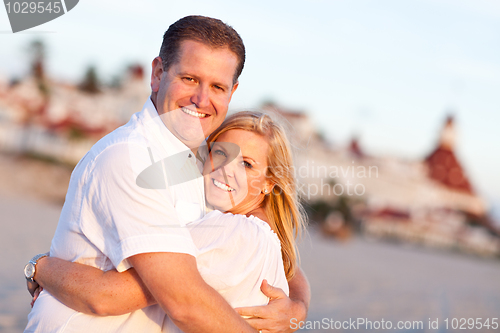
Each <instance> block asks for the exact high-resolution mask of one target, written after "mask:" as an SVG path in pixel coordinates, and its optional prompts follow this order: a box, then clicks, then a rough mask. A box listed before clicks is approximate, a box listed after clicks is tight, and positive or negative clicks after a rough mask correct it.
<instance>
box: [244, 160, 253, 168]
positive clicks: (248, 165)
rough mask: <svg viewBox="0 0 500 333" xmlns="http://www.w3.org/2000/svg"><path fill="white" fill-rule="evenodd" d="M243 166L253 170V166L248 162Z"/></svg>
mask: <svg viewBox="0 0 500 333" xmlns="http://www.w3.org/2000/svg"><path fill="white" fill-rule="evenodd" d="M243 165H244V166H245V168H250V169H251V168H253V166H252V165H251V164H250V163H248V162H246V161H243Z"/></svg>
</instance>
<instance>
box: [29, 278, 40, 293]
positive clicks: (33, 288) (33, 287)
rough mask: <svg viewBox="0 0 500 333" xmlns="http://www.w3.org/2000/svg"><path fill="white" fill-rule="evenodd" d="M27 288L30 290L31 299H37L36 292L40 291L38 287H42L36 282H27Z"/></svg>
mask: <svg viewBox="0 0 500 333" xmlns="http://www.w3.org/2000/svg"><path fill="white" fill-rule="evenodd" d="M26 287H27V288H28V291H29V292H30V295H31V297H35V291H36V290H37V289H38V287H40V285H39V284H38V283H37V282H36V281H35V280H33V281H31V280H26Z"/></svg>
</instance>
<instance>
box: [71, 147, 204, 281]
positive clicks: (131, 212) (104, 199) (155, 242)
mask: <svg viewBox="0 0 500 333" xmlns="http://www.w3.org/2000/svg"><path fill="white" fill-rule="evenodd" d="M151 165H152V161H151V158H150V155H149V151H148V149H147V147H145V146H143V145H139V144H133V143H118V144H114V145H111V146H109V147H107V148H106V149H105V150H104V151H102V152H101V153H100V154H99V155H98V156H96V158H95V161H94V164H93V165H92V166H91V167H90V168H89V171H88V174H87V180H86V184H85V186H86V191H85V196H84V197H83V201H84V202H83V205H82V206H83V207H84V208H83V209H82V214H86V215H87V216H82V218H81V219H80V221H81V224H82V225H81V229H82V231H83V233H84V234H85V235H86V237H87V238H89V240H90V241H91V242H92V243H93V244H94V245H95V246H96V247H97V248H98V249H99V250H100V251H101V252H102V253H103V254H104V255H105V256H106V257H108V258H109V259H110V260H111V262H112V263H113V265H114V266H115V267H116V269H117V270H118V271H120V272H122V271H125V270H127V269H129V268H130V267H131V264H130V262H129V261H128V258H129V257H131V256H133V255H136V254H140V253H148V252H176V253H186V254H190V255H193V256H194V255H195V253H196V247H195V246H194V243H193V241H192V238H191V235H190V233H189V231H188V230H187V229H186V228H185V227H183V226H182V225H181V224H180V223H179V220H178V215H177V212H176V210H175V205H174V202H173V199H172V195H171V193H170V191H169V188H168V185H167V184H166V182H165V181H164V178H163V177H164V175H165V172H164V171H165V170H164V169H165V168H166V167H168V166H165V165H164V164H162V163H161V161H160V162H159V164H156V167H157V168H156V171H154V170H153V171H154V172H156V174H153V176H152V177H149V178H148V179H149V180H147V181H149V184H146V185H145V184H144V182H141V181H138V176H139V175H140V174H141V173H142V172H143V171H144V170H146V169H147V168H150V167H151ZM162 179H163V182H162Z"/></svg>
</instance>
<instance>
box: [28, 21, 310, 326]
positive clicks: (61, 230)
mask: <svg viewBox="0 0 500 333" xmlns="http://www.w3.org/2000/svg"><path fill="white" fill-rule="evenodd" d="M244 62H245V47H244V45H243V42H242V40H241V38H240V36H239V35H238V33H237V32H236V31H235V30H234V29H233V28H231V27H230V26H228V25H226V24H225V23H223V22H221V21H220V20H217V19H213V18H208V17H203V16H188V17H184V18H182V19H180V20H179V21H177V22H175V23H174V24H172V25H171V26H170V27H169V29H168V30H167V31H166V32H165V35H164V37H163V43H162V46H161V49H160V54H159V56H158V57H156V58H155V59H154V60H153V62H152V74H151V90H152V92H151V97H150V98H149V99H148V100H147V101H146V103H145V104H144V107H143V109H142V111H140V112H138V113H136V114H134V115H133V116H132V117H131V119H130V121H129V122H128V123H127V124H126V125H124V126H122V127H120V128H118V129H116V130H115V131H113V132H111V133H110V134H108V135H107V136H105V137H104V138H102V139H101V140H100V141H99V142H97V143H96V144H95V145H94V146H93V147H92V149H91V150H90V151H89V152H88V153H87V154H86V155H85V156H84V157H83V158H82V160H81V161H80V162H79V163H78V165H77V166H76V167H75V169H74V171H73V173H72V175H71V180H70V184H69V188H68V193H67V195H66V201H65V203H64V207H63V209H62V212H61V216H60V219H59V224H58V226H57V230H56V233H55V235H54V238H53V240H52V245H51V248H50V253H47V254H41V255H37V256H35V257H34V258H33V259H32V260H30V262H29V263H28V264H27V265H26V267H25V275H26V278H27V281H28V289H29V290H30V292H31V293H32V295H33V296H34V297H33V300H34V301H33V303H32V305H33V309H32V311H31V313H30V314H29V316H28V319H29V320H28V325H27V327H26V329H25V332H43V333H47V332H291V331H292V329H291V327H290V322H291V320H292V319H295V320H296V321H302V320H304V319H305V317H306V315H307V309H308V306H309V300H310V289H309V284H308V282H307V279H306V277H305V275H304V273H303V272H302V271H301V269H300V267H299V266H298V263H297V260H298V252H297V249H296V238H297V236H298V235H299V234H300V232H301V231H302V230H303V228H304V225H305V221H306V218H305V216H304V214H303V210H302V207H301V205H300V202H299V201H298V196H297V191H296V179H295V177H294V174H293V170H294V168H293V160H292V155H291V150H290V144H289V141H288V139H287V137H286V134H285V131H284V129H283V127H282V126H281V125H280V124H279V123H278V122H277V121H275V120H273V119H272V118H271V117H270V116H269V115H266V114H263V113H260V112H253V111H245V112H238V113H235V114H233V115H231V116H229V117H227V118H226V113H227V110H228V105H229V102H230V101H231V97H232V95H233V93H234V92H235V91H236V88H237V87H238V77H239V76H240V74H241V72H242V70H243V65H244Z"/></svg>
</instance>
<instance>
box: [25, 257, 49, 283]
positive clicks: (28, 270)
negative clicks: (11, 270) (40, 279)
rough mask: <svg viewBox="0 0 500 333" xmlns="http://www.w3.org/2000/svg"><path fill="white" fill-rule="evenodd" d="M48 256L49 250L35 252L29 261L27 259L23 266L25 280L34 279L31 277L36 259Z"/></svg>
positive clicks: (33, 275) (33, 273) (33, 274)
mask: <svg viewBox="0 0 500 333" xmlns="http://www.w3.org/2000/svg"><path fill="white" fill-rule="evenodd" d="M48 256H49V252H47V253H41V254H37V255H36V256H34V257H33V258H32V259H31V260H30V261H28V263H27V264H26V266H24V276H25V277H26V280H28V281H31V282H33V281H34V280H33V278H34V277H35V271H36V264H37V263H38V260H40V259H42V258H45V257H48Z"/></svg>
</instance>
